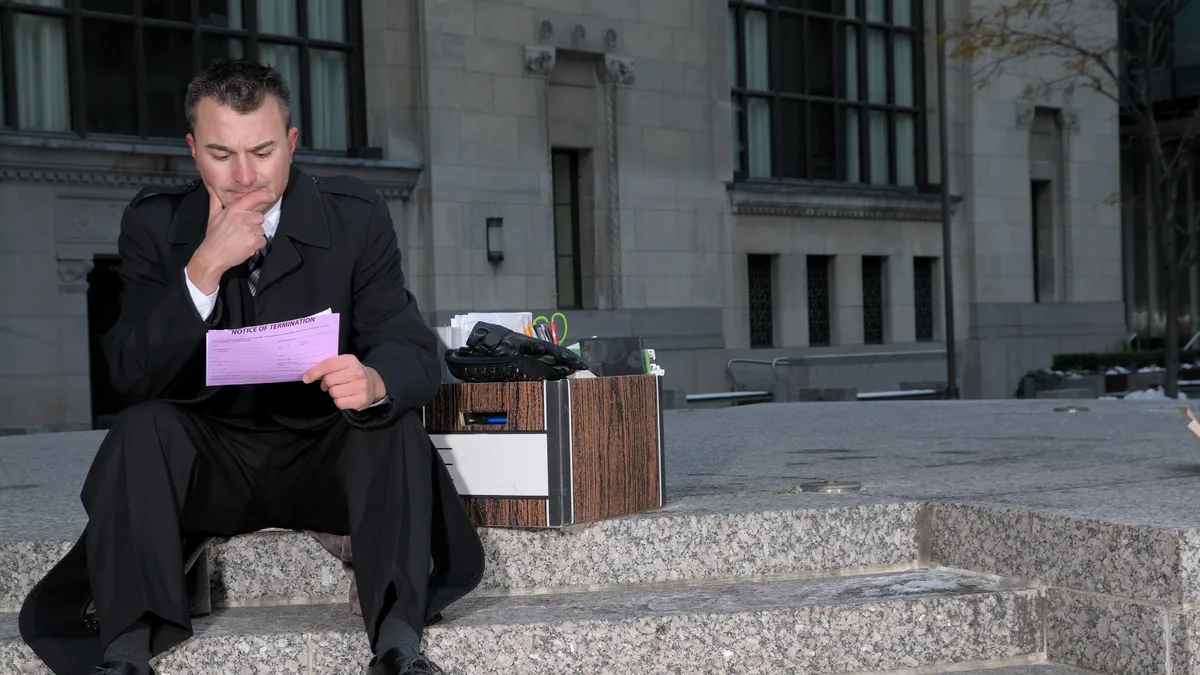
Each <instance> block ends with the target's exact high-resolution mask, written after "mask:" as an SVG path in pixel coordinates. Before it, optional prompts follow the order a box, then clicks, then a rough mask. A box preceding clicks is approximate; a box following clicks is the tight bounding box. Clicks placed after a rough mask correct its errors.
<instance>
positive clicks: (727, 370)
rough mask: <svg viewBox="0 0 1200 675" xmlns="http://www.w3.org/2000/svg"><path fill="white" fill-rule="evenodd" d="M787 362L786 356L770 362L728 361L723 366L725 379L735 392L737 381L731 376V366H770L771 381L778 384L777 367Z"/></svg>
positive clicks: (759, 360)
mask: <svg viewBox="0 0 1200 675" xmlns="http://www.w3.org/2000/svg"><path fill="white" fill-rule="evenodd" d="M787 361H788V359H787V357H786V356H780V357H778V358H774V359H771V360H770V361H764V360H762V359H729V362H728V363H726V364H725V377H727V378H729V386H730V387H731V388H733V389H734V390H735V391H736V390H737V386H738V384H737V379H736V378H734V376H733V364H735V363H745V364H749V365H756V366H770V367H771V379H773V380H774V381H776V382H778V381H779V370H778V368H779V365H780V364H786V363H787Z"/></svg>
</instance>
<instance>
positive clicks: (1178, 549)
mask: <svg viewBox="0 0 1200 675" xmlns="http://www.w3.org/2000/svg"><path fill="white" fill-rule="evenodd" d="M927 517H928V522H929V526H930V556H931V558H932V560H933V561H934V562H936V563H939V564H943V565H948V566H951V567H956V568H962V569H970V570H973V571H977V572H984V573H988V574H1000V575H1004V576H1015V577H1020V578H1024V579H1037V580H1039V581H1042V582H1044V583H1046V584H1048V585H1050V586H1055V587H1060V588H1064V589H1072V590H1078V591H1086V592H1091V593H1101V594H1105V595H1110V596H1115V597H1120V598H1131V599H1134V600H1136V601H1139V602H1146V603H1156V604H1161V605H1163V606H1165V607H1181V606H1183V605H1185V604H1190V603H1195V602H1198V601H1200V530H1196V529H1189V528H1171V527H1157V526H1152V525H1133V524H1124V523H1116V522H1107V521H1104V520H1099V519H1092V518H1083V517H1080V516H1073V515H1062V514H1056V513H1049V512H1045V511H1039V510H1033V509H1030V508H1028V507H1013V506H993V505H978V504H968V503H955V502H933V503H931V504H930V505H929V506H928V516H927Z"/></svg>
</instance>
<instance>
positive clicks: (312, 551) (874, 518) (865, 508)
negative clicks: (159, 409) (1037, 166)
mask: <svg viewBox="0 0 1200 675" xmlns="http://www.w3.org/2000/svg"><path fill="white" fill-rule="evenodd" d="M681 502H682V504H673V505H672V506H671V507H669V508H667V509H663V510H661V511H657V512H652V513H649V514H642V515H639V516H634V517H628V518H617V519H612V520H605V521H600V522H598V523H592V524H589V525H581V526H576V527H574V528H570V529H568V530H562V531H557V530H541V531H527V530H507V529H493V528H485V529H481V530H480V535H481V537H482V538H483V542H484V550H485V555H486V561H487V562H486V569H485V572H484V578H483V581H482V582H481V584H480V589H479V591H478V592H480V593H487V592H498V591H499V592H507V591H518V590H519V591H525V592H528V591H535V590H539V589H540V590H544V589H554V588H562V587H575V588H588V587H594V586H607V585H615V584H632V583H647V582H669V581H683V580H705V579H722V578H735V577H765V576H774V575H795V574H807V573H828V572H832V571H834V570H842V569H848V568H867V569H895V568H902V567H912V566H915V565H916V562H917V557H918V551H917V541H916V519H917V510H918V502H907V503H899V504H891V503H869V502H868V503H859V504H852V505H844V506H837V507H825V508H815V507H814V508H796V507H793V508H783V509H774V510H755V511H750V512H745V513H713V512H707V511H705V510H704V509H702V508H699V507H693V508H689V506H688V504H689V502H688V501H687V500H681ZM69 547H70V543H69V542H0V569H11V570H15V571H16V573H15V574H12V575H8V576H5V577H3V578H0V610H8V611H12V610H15V609H17V608H18V607H19V606H20V603H21V602H22V601H23V599H24V597H25V595H26V594H28V592H29V590H30V589H32V587H33V585H34V584H35V583H36V582H37V580H38V579H39V578H41V577H42V576H43V575H44V574H45V573H46V571H48V570H49V569H50V568H51V567H52V566H53V565H54V563H55V562H56V561H57V560H58V559H59V558H60V557H61V556H62V555H65V554H66V551H67V550H68V549H69ZM211 560H212V563H213V565H212V577H213V579H212V580H213V603H214V606H245V605H288V604H305V603H323V602H330V601H334V600H337V601H343V600H344V599H345V598H347V597H348V595H347V594H348V591H349V585H348V582H347V580H346V576H345V574H344V573H343V571H342V567H341V563H340V562H339V561H338V560H336V559H335V558H334V557H333V556H332V555H330V554H329V553H327V552H326V551H325V550H324V549H322V548H321V547H320V545H318V544H317V542H316V541H315V540H313V539H312V538H311V537H309V536H307V535H305V534H300V533H295V532H286V531H269V532H258V533H255V534H251V535H245V536H240V537H235V538H233V539H231V540H229V541H228V542H226V543H223V544H219V545H217V546H215V547H214V548H213V551H212V558H211Z"/></svg>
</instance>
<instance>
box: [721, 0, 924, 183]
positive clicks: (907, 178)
mask: <svg viewBox="0 0 1200 675" xmlns="http://www.w3.org/2000/svg"><path fill="white" fill-rule="evenodd" d="M919 6H920V3H917V2H914V1H913V0H808V1H807V2H802V1H801V0H732V1H731V2H730V5H729V22H728V24H729V25H728V36H727V39H728V49H729V64H728V66H729V70H730V73H731V78H730V79H731V81H732V83H733V106H734V115H733V123H734V125H735V128H734V130H733V138H734V139H735V143H736V145H735V147H734V152H735V165H736V166H737V176H738V178H739V179H740V180H771V179H775V180H792V181H837V182H847V183H866V184H875V185H901V186H915V185H917V184H918V182H919V181H920V175H921V174H922V173H923V171H924V168H923V161H924V160H923V157H924V151H923V145H924V136H923V132H922V106H921V100H922V83H921V79H920V77H919V73H920V72H921V46H922V44H923V43H922V40H921V38H922V34H923V31H922V30H921V28H920V26H921V20H920V14H919V11H918V10H919Z"/></svg>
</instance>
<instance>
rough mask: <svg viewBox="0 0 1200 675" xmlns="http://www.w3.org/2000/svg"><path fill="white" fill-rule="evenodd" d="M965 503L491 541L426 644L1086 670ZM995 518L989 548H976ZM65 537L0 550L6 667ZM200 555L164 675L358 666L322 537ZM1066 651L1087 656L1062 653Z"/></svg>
mask: <svg viewBox="0 0 1200 675" xmlns="http://www.w3.org/2000/svg"><path fill="white" fill-rule="evenodd" d="M968 508H969V507H966V506H962V507H957V506H955V505H942V504H928V503H925V502H921V501H891V502H889V501H886V500H872V499H870V498H865V497H862V496H842V497H832V498H831V497H830V496H815V498H814V495H803V494H802V495H794V496H792V495H783V496H781V497H780V499H779V500H777V501H776V502H774V503H772V505H771V507H770V508H763V507H762V505H754V504H740V505H738V506H735V507H731V508H726V509H716V508H714V505H713V504H711V503H710V502H706V501H704V500H701V499H681V500H678V501H677V502H673V503H672V504H671V505H670V506H668V507H667V508H665V509H662V510H660V511H657V512H654V513H651V514H644V515H639V516H633V517H627V518H620V519H615V520H610V521H604V522H600V523H595V524H591V525H585V526H578V527H575V528H572V529H570V530H566V531H532V532H531V531H514V530H498V529H489V530H484V531H483V532H482V534H483V537H484V541H485V545H486V550H487V553H488V571H487V575H486V577H485V579H484V581H483V583H482V584H481V586H480V588H479V589H478V590H477V591H476V592H475V593H473V594H471V595H470V596H468V597H467V598H465V599H463V600H461V601H460V602H458V603H456V604H455V605H452V606H451V608H450V609H449V610H448V611H447V613H446V617H445V618H446V620H445V621H444V622H442V623H440V624H438V625H435V626H432V627H430V628H429V629H428V630H427V631H426V642H427V651H428V653H429V655H430V656H431V657H432V658H434V659H435V660H437V661H438V662H439V663H441V665H442V666H443V667H444V668H446V670H447V671H448V672H449V673H454V674H461V675H468V674H475V673H480V674H482V673H517V674H542V673H546V674H549V673H748V674H749V673H777V672H779V673H813V674H818V673H821V674H823V673H885V672H905V673H916V672H941V671H948V670H953V671H955V672H961V671H968V672H971V671H975V670H978V671H981V672H987V673H992V674H994V675H1002V674H1009V675H1015V674H1018V673H1019V674H1021V675H1025V674H1026V673H1028V674H1030V675H1049V674H1051V673H1055V674H1057V673H1070V672H1084V671H1076V670H1072V669H1070V668H1065V667H1059V666H1057V665H1038V664H1037V662H1040V661H1045V660H1046V659H1047V656H1048V652H1047V649H1048V643H1049V644H1054V640H1055V639H1056V638H1055V635H1058V636H1059V637H1062V636H1063V635H1076V633H1071V631H1070V630H1068V631H1066V632H1065V633H1064V631H1063V629H1062V627H1061V626H1060V627H1058V628H1057V630H1058V633H1055V634H1054V635H1050V636H1048V630H1050V631H1054V630H1056V628H1055V624H1054V623H1053V620H1054V617H1055V614H1054V611H1053V608H1051V607H1048V603H1049V601H1050V600H1051V599H1052V598H1054V597H1055V596H1054V593H1055V592H1056V591H1055V589H1051V588H1048V587H1047V586H1046V584H1045V583H1044V582H1042V581H1034V580H1033V579H1035V578H1036V577H1035V576H1029V575H1025V574H1023V572H1026V571H1027V570H1024V569H1020V568H1019V567H1012V568H1011V569H999V566H997V565H995V564H993V563H992V562H989V560H994V559H995V556H998V555H999V556H1002V555H1003V550H1002V549H1001V548H996V547H1003V546H1006V545H1008V544H1009V543H1012V544H1015V543H1017V542H1015V541H1012V542H1007V541H1005V540H1004V536H1005V532H1009V531H1010V530H1011V529H1012V525H1013V523H1016V527H1017V528H1018V529H1019V528H1021V527H1022V523H1020V522H1019V521H1012V522H1009V521H1007V520H1005V519H1004V518H1003V517H1000V516H996V517H994V518H992V519H991V520H989V519H988V517H987V516H986V514H984V513H983V512H975V511H964V510H962V509H968ZM970 508H975V507H970ZM980 508H981V507H980ZM956 509H957V510H956ZM985 511H986V509H985ZM993 525H996V526H998V527H1000V532H999V533H993V534H997V535H998V538H995V541H996V542H997V544H996V545H995V546H996V547H993V546H992V545H989V544H985V543H984V540H983V539H980V538H979V537H982V536H983V535H984V533H983V532H982V531H981V530H980V528H982V527H990V526H993ZM1010 535H1011V537H1015V536H1018V534H1012V533H1011V532H1010ZM988 536H989V537H990V536H991V535H990V534H989V535H988ZM68 545H69V544H68V543H66V542H48V541H47V542H13V541H8V542H3V541H0V570H4V572H3V573H2V574H0V612H8V613H7V614H5V613H0V674H3V675H8V674H9V673H14V674H16V673H20V674H22V675H25V674H29V675H32V674H38V675H42V674H45V673H48V671H47V670H46V669H45V668H44V667H43V666H42V665H41V663H40V662H39V661H38V660H37V659H36V658H35V657H34V655H33V654H32V652H31V651H30V650H29V649H28V648H27V647H26V646H25V645H24V644H23V643H22V642H21V641H20V638H19V637H18V636H17V632H16V617H15V614H14V613H13V612H15V610H16V609H17V608H18V607H19V603H20V601H21V599H22V598H23V597H24V595H25V594H26V593H27V592H28V590H29V588H30V587H31V586H32V584H33V583H34V582H36V580H37V579H38V578H39V577H40V576H41V574H43V573H44V571H45V570H46V569H48V568H49V566H50V565H52V564H53V562H54V561H55V560H56V559H57V557H58V556H61V555H62V554H63V553H64V552H65V550H66V548H67V547H68ZM931 553H932V554H935V555H934V557H933V559H932V560H931V558H930V555H931ZM211 556H212V557H211V558H210V560H211V564H212V569H213V580H214V581H213V583H214V589H213V590H214V592H213V602H214V608H215V609H214V613H213V615H212V616H211V617H208V618H204V619H199V620H197V621H196V624H195V626H196V629H197V635H196V637H195V638H194V639H193V640H191V641H189V642H188V643H185V644H184V645H182V646H180V647H179V648H177V649H176V650H174V651H172V652H170V653H168V654H165V655H163V656H162V657H161V658H160V659H159V661H158V663H157V666H156V667H157V668H158V672H159V673H160V674H161V675H192V674H198V673H206V674H209V673H222V674H224V673H229V674H231V675H232V674H238V675H241V674H243V673H254V674H258V673H263V674H266V673H295V674H298V675H317V674H322V675H323V674H326V673H329V674H332V673H338V674H341V673H346V674H355V675H357V674H359V673H362V672H363V671H364V669H365V664H366V660H367V658H368V654H367V649H366V640H365V637H364V635H363V632H362V630H361V622H360V619H359V618H358V617H355V616H353V615H351V614H350V612H349V609H348V606H347V603H346V598H347V592H348V585H347V582H346V579H345V576H344V574H343V572H342V570H341V566H340V563H339V562H338V561H336V560H335V559H334V558H333V557H332V556H330V555H329V554H328V553H326V552H325V551H324V550H323V549H322V548H321V547H320V546H319V545H318V544H317V543H316V542H315V541H313V540H311V539H310V538H308V537H307V536H305V535H302V534H297V533H291V532H281V531H267V532H260V533H256V534H253V535H247V536H243V537H238V538H235V539H233V540H232V541H230V542H228V543H226V544H223V545H220V546H217V547H215V548H214V550H213V551H212V553H211ZM987 556H992V558H991V559H988V558H987ZM939 558H942V559H944V560H945V561H946V562H949V563H952V564H954V565H956V568H950V567H942V566H940V565H937V564H935V561H937V560H938V559H939ZM1014 559H1015V558H1014ZM989 567H991V568H993V569H988V568H989ZM971 570H975V571H971ZM1112 571H1113V572H1118V571H1121V570H1117V569H1113V570H1112ZM989 573H990V574H989ZM1072 602H1075V599H1074V598H1072V599H1070V602H1068V604H1067V605H1066V606H1069V607H1071V608H1072V611H1074V610H1075V609H1078V608H1077V607H1075V605H1072V604H1070V603H1072ZM1060 618H1061V617H1060ZM1077 633H1078V635H1077V637H1079V639H1081V640H1084V639H1086V636H1084V635H1083V634H1082V633H1079V632H1078V631H1077ZM1184 637H1185V636H1181V639H1180V640H1179V641H1178V644H1179V646H1180V649H1181V650H1183V651H1180V652H1179V656H1178V657H1177V658H1185V655H1184V651H1186V647H1187V646H1188V645H1189V644H1190V643H1189V642H1188V641H1187V640H1186V639H1184ZM1109 642H1111V640H1109ZM1075 647H1079V650H1078V651H1080V653H1083V652H1085V651H1087V650H1086V649H1083V648H1082V646H1081V645H1075V646H1068V648H1066V651H1067V652H1070V650H1071V649H1073V648H1075ZM1133 647H1136V645H1135V646H1133ZM1050 656H1051V658H1053V654H1051V655H1050ZM1073 662H1078V660H1076V661H1073ZM1145 662H1146V663H1147V664H1150V665H1153V664H1155V663H1157V662H1156V661H1155V660H1154V658H1153V657H1152V656H1150V657H1146V658H1145ZM1114 663H1115V664H1116V665H1118V666H1121V667H1119V668H1117V669H1113V670H1107V671H1105V672H1113V673H1116V672H1158V671H1154V670H1153V669H1150V670H1142V669H1137V670H1136V671H1134V670H1129V669H1127V668H1125V667H1124V666H1125V665H1130V664H1133V663H1139V662H1138V661H1136V658H1135V660H1134V661H1126V662H1123V663H1116V662H1114ZM1030 664H1032V665H1030ZM1081 665H1082V664H1081ZM1161 672H1166V671H1161ZM1176 672H1189V671H1176Z"/></svg>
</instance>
